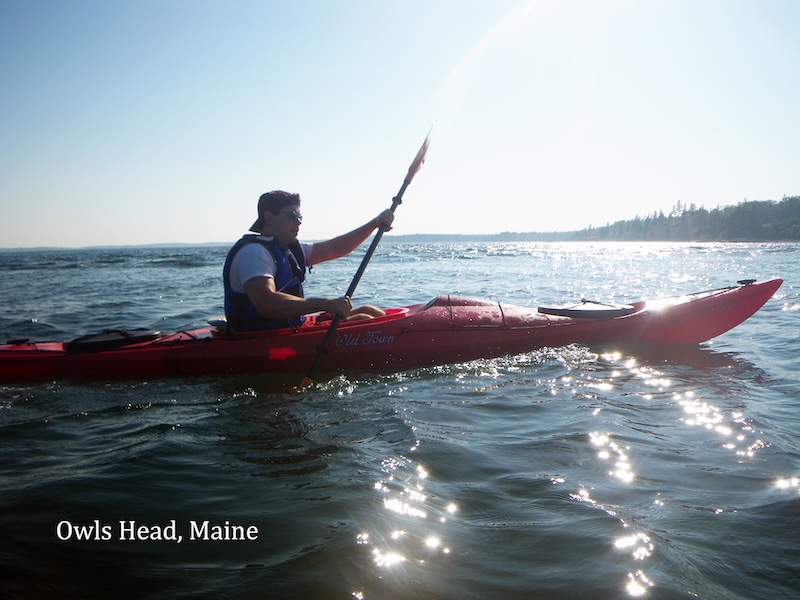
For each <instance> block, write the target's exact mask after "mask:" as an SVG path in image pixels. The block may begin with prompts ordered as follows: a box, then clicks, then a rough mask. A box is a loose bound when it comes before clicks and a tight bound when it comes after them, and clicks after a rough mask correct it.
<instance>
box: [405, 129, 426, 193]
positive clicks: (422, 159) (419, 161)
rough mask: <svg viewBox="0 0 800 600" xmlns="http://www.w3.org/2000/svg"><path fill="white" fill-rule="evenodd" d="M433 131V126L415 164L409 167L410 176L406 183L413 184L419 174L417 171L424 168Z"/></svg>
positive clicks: (407, 176) (415, 158)
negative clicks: (415, 176) (412, 181)
mask: <svg viewBox="0 0 800 600" xmlns="http://www.w3.org/2000/svg"><path fill="white" fill-rule="evenodd" d="M431 130H433V126H431V129H430V130H429V131H428V135H427V137H426V138H425V141H424V142H422V146H421V147H420V149H419V152H417V155H416V156H415V157H414V162H412V163H411V166H410V167H408V175H406V181H407V182H408V183H411V180H412V179H414V175H416V174H417V171H419V170H420V168H421V167H422V163H424V162H425V154H426V153H427V152H428V142H429V141H430V139H431Z"/></svg>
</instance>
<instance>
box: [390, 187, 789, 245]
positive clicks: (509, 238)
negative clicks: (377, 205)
mask: <svg viewBox="0 0 800 600" xmlns="http://www.w3.org/2000/svg"><path fill="white" fill-rule="evenodd" d="M387 239H389V240H391V241H394V242H408V243H426V242H466V241H470V242H576V241H627V242H787V241H788V242H792V241H800V196H784V197H783V199H782V200H781V201H779V202H778V201H775V200H758V201H748V200H744V201H743V202H740V203H739V204H737V205H735V206H725V207H717V208H715V209H712V210H707V209H705V208H703V207H700V208H698V207H697V206H695V205H694V204H690V205H688V206H687V205H684V204H682V203H681V202H678V203H677V204H676V205H675V206H674V207H673V208H672V211H670V213H669V214H668V215H665V214H664V212H663V211H659V212H657V213H653V214H651V215H647V216H645V217H640V216H636V217H635V218H634V219H631V220H628V221H617V222H615V223H610V224H608V225H605V226H603V227H589V228H587V229H582V230H580V231H563V232H546V233H541V232H538V233H537V232H528V233H519V232H511V231H505V232H503V233H495V234H473V235H470V234H414V235H393V236H389V237H387Z"/></svg>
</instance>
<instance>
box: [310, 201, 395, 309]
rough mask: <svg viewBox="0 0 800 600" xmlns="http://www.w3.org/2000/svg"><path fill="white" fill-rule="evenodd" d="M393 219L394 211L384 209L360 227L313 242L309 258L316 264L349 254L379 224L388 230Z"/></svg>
mask: <svg viewBox="0 0 800 600" xmlns="http://www.w3.org/2000/svg"><path fill="white" fill-rule="evenodd" d="M393 221H394V213H393V212H392V211H390V210H389V209H386V210H385V211H383V212H382V213H381V214H379V215H378V216H377V217H375V218H374V219H372V220H371V221H369V222H367V223H364V224H363V225H362V226H361V227H358V228H356V229H354V230H353V231H350V232H348V233H345V234H342V235H340V236H338V237H335V238H332V239H330V240H326V241H324V242H316V243H315V244H314V250H313V251H312V254H311V259H312V261H313V263H314V264H317V263H321V262H325V261H326V260H333V259H334V258H339V257H340V256H344V255H345V254H350V253H351V252H352V251H353V250H355V249H356V248H358V247H359V246H360V245H361V244H362V243H363V242H364V240H366V239H367V238H368V237H369V236H370V234H371V233H372V232H373V231H375V229H377V228H378V227H379V226H381V225H383V226H384V231H389V230H390V229H391V228H392V222H393ZM326 310H328V309H326Z"/></svg>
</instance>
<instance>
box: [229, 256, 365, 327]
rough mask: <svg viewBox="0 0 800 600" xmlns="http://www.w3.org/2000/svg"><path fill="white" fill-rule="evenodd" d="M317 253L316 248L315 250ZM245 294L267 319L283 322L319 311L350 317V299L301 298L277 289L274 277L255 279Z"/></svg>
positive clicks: (246, 284)
mask: <svg viewBox="0 0 800 600" xmlns="http://www.w3.org/2000/svg"><path fill="white" fill-rule="evenodd" d="M314 250H315V251H316V248H315V249H314ZM243 287H244V293H245V294H247V297H248V298H249V299H250V302H252V303H253V306H255V307H256V310H258V314H260V315H261V316H262V317H264V318H267V319H275V320H278V321H282V320H284V319H293V318H294V317H299V316H300V315H307V314H308V313H313V312H318V311H323V310H325V311H328V312H331V313H334V314H337V315H339V316H341V317H343V318H346V317H348V316H350V310H351V309H352V305H351V304H350V298H347V297H343V298H300V297H298V296H293V295H292V294H284V293H283V292H279V291H278V290H276V289H275V280H274V279H273V278H272V277H253V278H252V279H250V280H248V281H247V282H246V283H245V284H244V286H243Z"/></svg>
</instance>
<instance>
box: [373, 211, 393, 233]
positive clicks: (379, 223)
mask: <svg viewBox="0 0 800 600" xmlns="http://www.w3.org/2000/svg"><path fill="white" fill-rule="evenodd" d="M393 222H394V213H393V212H392V211H390V210H389V209H388V208H387V209H386V210H385V211H383V212H382V213H381V214H379V215H378V216H377V217H375V226H376V227H383V230H384V231H391V230H392V223H393Z"/></svg>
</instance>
